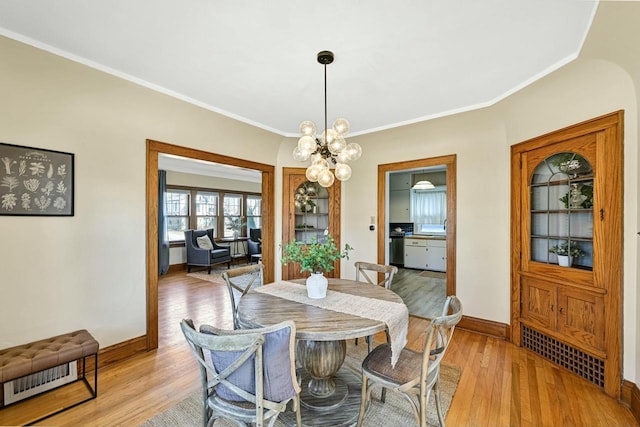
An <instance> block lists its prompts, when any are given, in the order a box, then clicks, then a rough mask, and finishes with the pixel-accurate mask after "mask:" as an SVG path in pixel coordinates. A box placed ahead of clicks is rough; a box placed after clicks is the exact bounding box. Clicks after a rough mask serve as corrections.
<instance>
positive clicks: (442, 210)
mask: <svg viewBox="0 0 640 427" xmlns="http://www.w3.org/2000/svg"><path fill="white" fill-rule="evenodd" d="M412 212H413V222H415V223H420V224H444V220H445V219H446V218H447V191H446V189H442V190H439V189H436V190H428V191H415V192H414V194H413V209H412Z"/></svg>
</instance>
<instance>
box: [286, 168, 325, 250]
mask: <svg viewBox="0 0 640 427" xmlns="http://www.w3.org/2000/svg"><path fill="white" fill-rule="evenodd" d="M293 204H294V212H295V240H296V241H299V242H306V243H310V242H311V241H312V240H313V239H315V240H316V241H318V242H323V241H324V239H325V236H326V235H327V234H328V233H329V192H328V191H327V189H326V188H324V187H322V186H320V185H319V184H318V183H317V182H310V181H305V182H303V183H302V184H300V185H299V186H298V188H296V190H295V193H294V203H293Z"/></svg>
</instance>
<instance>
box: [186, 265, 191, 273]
mask: <svg viewBox="0 0 640 427" xmlns="http://www.w3.org/2000/svg"><path fill="white" fill-rule="evenodd" d="M187 273H191V266H190V265H187Z"/></svg>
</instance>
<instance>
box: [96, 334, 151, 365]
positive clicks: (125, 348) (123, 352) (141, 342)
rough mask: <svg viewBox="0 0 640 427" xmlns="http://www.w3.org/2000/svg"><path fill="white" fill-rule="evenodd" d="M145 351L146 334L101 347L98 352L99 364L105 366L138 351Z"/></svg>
mask: <svg viewBox="0 0 640 427" xmlns="http://www.w3.org/2000/svg"><path fill="white" fill-rule="evenodd" d="M145 351H147V337H146V335H143V336H141V337H137V338H132V339H130V340H127V341H123V342H121V343H118V344H114V345H111V346H109V347H105V348H103V349H101V350H100V351H99V352H98V366H99V367H103V366H105V365H108V364H111V363H114V362H119V361H120V360H124V359H128V358H129V357H131V356H134V355H136V354H138V353H144V352H145Z"/></svg>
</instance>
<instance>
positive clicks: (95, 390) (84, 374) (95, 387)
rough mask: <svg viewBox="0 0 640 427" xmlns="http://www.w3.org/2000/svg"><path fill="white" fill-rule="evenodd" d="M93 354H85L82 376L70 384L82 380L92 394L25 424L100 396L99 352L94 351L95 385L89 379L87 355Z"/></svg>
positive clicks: (35, 421)
mask: <svg viewBox="0 0 640 427" xmlns="http://www.w3.org/2000/svg"><path fill="white" fill-rule="evenodd" d="M91 356H92V355H88V356H84V357H83V358H82V377H81V378H78V379H77V380H76V381H74V382H72V383H69V384H73V383H75V382H77V381H80V380H82V381H83V382H84V385H85V387H87V390H89V393H90V394H91V396H90V397H87V398H86V399H83V400H81V401H79V402H76V403H73V404H72V405H70V406H66V407H64V408H62V409H60V410H58V411H56V412H52V413H50V414H47V415H45V416H43V417H40V418H38V419H37V420H34V421H29V423H28V424H25V425H27V426H29V425H33V424H35V423H39V422H40V421H42V420H44V419H47V418H49V417H53V416H54V415H58V414H59V413H61V412H64V411H66V410H67V409H71V408H75V407H76V406H78V405H81V404H83V403H85V402H88V401H90V400H93V399H95V398H96V397H98V353H94V354H93V363H94V365H93V366H94V369H93V387H92V386H91V383H90V382H89V381H88V380H87V357H91ZM78 360H80V359H78ZM69 384H65V385H63V386H62V387H65V386H67V385H69ZM53 390H55V389H53ZM53 390H48V391H53ZM45 393H46V392H45ZM36 396H38V395H36ZM36 396H32V397H36Z"/></svg>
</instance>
